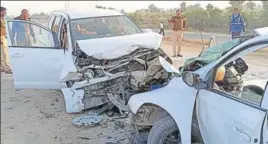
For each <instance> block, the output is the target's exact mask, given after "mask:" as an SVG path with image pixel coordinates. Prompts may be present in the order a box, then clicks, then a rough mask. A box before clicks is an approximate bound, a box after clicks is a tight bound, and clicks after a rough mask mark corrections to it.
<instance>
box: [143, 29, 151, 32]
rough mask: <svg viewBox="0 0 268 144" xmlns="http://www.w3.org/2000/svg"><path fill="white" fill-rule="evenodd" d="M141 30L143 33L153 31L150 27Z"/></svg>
mask: <svg viewBox="0 0 268 144" xmlns="http://www.w3.org/2000/svg"><path fill="white" fill-rule="evenodd" d="M142 31H143V32H144V33H149V32H153V30H152V29H143V30H142Z"/></svg>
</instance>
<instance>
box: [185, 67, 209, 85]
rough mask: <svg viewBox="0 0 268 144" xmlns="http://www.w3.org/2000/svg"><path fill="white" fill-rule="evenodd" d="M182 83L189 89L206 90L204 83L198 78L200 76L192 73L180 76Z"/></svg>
mask: <svg viewBox="0 0 268 144" xmlns="http://www.w3.org/2000/svg"><path fill="white" fill-rule="evenodd" d="M182 79H183V81H184V82H185V83H186V84H187V85H188V86H190V87H194V88H196V89H204V88H206V84H205V82H204V81H203V80H202V79H201V78H200V76H199V75H198V74H196V73H194V72H190V71H186V72H183V74H182Z"/></svg>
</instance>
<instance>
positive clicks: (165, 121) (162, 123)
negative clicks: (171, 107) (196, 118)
mask: <svg viewBox="0 0 268 144" xmlns="http://www.w3.org/2000/svg"><path fill="white" fill-rule="evenodd" d="M180 140H181V138H180V133H179V130H178V128H177V125H176V123H175V121H174V120H173V119H172V117H171V116H166V117H163V118H161V119H159V120H158V121H157V122H156V123H155V124H154V125H153V127H152V129H151V130H150V132H149V135H148V140H147V144H173V143H174V144H178V143H180V142H181V141H180Z"/></svg>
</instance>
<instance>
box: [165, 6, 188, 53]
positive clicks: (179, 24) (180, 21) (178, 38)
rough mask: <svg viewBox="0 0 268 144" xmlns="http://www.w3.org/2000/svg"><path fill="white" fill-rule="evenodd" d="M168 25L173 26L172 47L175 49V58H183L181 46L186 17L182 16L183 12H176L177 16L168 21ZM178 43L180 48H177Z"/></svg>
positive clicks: (178, 10)
mask: <svg viewBox="0 0 268 144" xmlns="http://www.w3.org/2000/svg"><path fill="white" fill-rule="evenodd" d="M168 23H169V24H171V25H172V47H173V56H174V57H175V56H179V57H182V55H181V53H180V51H181V45H182V38H183V31H184V29H185V17H184V16H182V15H181V10H180V9H177V10H176V16H173V17H172V18H171V19H168ZM177 43H178V48H176V46H177Z"/></svg>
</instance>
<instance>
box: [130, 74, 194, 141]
mask: <svg viewBox="0 0 268 144" xmlns="http://www.w3.org/2000/svg"><path fill="white" fill-rule="evenodd" d="M196 96H197V90H196V89H194V88H191V87H189V86H188V85H186V84H185V83H184V82H183V80H182V78H181V77H175V78H173V79H172V80H171V81H170V82H169V84H168V85H167V86H165V87H163V88H160V89H156V90H153V91H149V92H145V93H140V94H136V95H133V96H132V97H131V98H130V100H129V102H128V105H129V106H130V109H131V111H132V112H133V113H134V114H136V113H137V111H138V109H139V108H140V107H141V106H142V105H144V104H154V105H157V106H159V107H161V108H163V109H164V110H165V111H166V112H168V113H169V114H170V116H171V117H172V118H173V119H174V120H175V122H176V124H177V126H178V128H179V130H180V134H181V142H182V144H190V143H191V124H192V114H193V109H194V105H195V99H196Z"/></svg>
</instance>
